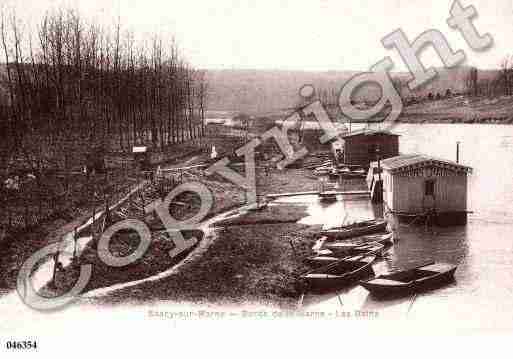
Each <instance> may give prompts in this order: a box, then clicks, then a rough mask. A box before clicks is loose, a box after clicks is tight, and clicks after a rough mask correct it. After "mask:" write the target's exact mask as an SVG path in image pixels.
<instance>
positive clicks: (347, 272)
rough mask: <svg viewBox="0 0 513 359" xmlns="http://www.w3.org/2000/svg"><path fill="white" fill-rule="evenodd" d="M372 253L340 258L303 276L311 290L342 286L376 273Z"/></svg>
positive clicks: (324, 289)
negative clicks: (373, 267)
mask: <svg viewBox="0 0 513 359" xmlns="http://www.w3.org/2000/svg"><path fill="white" fill-rule="evenodd" d="M375 259H376V257H375V256H371V255H360V256H355V257H349V258H343V259H339V260H338V261H336V262H335V263H332V264H329V265H327V266H324V267H321V268H318V269H314V270H313V271H310V272H308V273H306V274H304V275H302V276H301V278H302V279H303V280H305V281H306V283H307V285H308V289H309V290H310V291H326V290H331V289H337V288H341V287H343V286H345V285H349V284H351V283H354V282H355V281H357V280H359V279H362V278H365V277H367V276H371V275H373V274H374V271H373V269H372V262H374V260H375Z"/></svg>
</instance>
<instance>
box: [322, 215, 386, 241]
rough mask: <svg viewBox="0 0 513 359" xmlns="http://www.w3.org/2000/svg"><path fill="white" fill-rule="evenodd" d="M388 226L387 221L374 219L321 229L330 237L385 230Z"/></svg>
mask: <svg viewBox="0 0 513 359" xmlns="http://www.w3.org/2000/svg"><path fill="white" fill-rule="evenodd" d="M386 226H387V222H385V221H383V220H378V219H373V220H369V221H363V222H357V223H353V224H350V225H347V226H342V227H336V228H331V229H326V230H323V231H321V232H320V234H321V235H323V236H326V237H328V239H331V238H334V239H341V238H350V237H356V236H362V235H365V234H371V233H376V232H379V231H383V230H385V228H386Z"/></svg>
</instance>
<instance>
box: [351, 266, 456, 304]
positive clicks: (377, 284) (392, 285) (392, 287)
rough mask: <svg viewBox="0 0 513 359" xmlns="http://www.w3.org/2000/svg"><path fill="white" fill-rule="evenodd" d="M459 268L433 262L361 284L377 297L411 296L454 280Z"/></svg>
mask: <svg viewBox="0 0 513 359" xmlns="http://www.w3.org/2000/svg"><path fill="white" fill-rule="evenodd" d="M456 268H457V266H455V265H452V264H447V263H435V262H431V263H428V264H423V265H421V266H417V267H415V268H411V269H406V270H400V271H397V272H394V273H390V274H384V275H380V276H377V277H376V278H373V279H370V280H367V281H362V282H360V284H361V286H362V287H364V288H365V289H367V290H368V291H369V292H371V293H372V294H373V295H376V296H395V295H403V294H409V293H412V292H417V291H421V290H425V289H431V288H436V287H439V286H440V285H443V284H446V283H449V282H451V281H453V280H454V272H455V271H456Z"/></svg>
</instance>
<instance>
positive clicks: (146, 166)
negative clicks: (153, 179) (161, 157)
mask: <svg viewBox="0 0 513 359" xmlns="http://www.w3.org/2000/svg"><path fill="white" fill-rule="evenodd" d="M132 154H133V159H134V162H135V164H136V166H137V167H138V168H139V169H140V170H141V171H149V170H151V152H150V150H149V148H148V147H147V146H134V147H132Z"/></svg>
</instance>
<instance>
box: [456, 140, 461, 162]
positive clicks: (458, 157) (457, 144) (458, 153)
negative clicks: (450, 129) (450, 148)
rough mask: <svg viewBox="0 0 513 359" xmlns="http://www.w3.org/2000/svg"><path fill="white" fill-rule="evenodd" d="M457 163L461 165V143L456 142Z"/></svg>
mask: <svg viewBox="0 0 513 359" xmlns="http://www.w3.org/2000/svg"><path fill="white" fill-rule="evenodd" d="M456 163H460V141H457V142H456Z"/></svg>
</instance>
